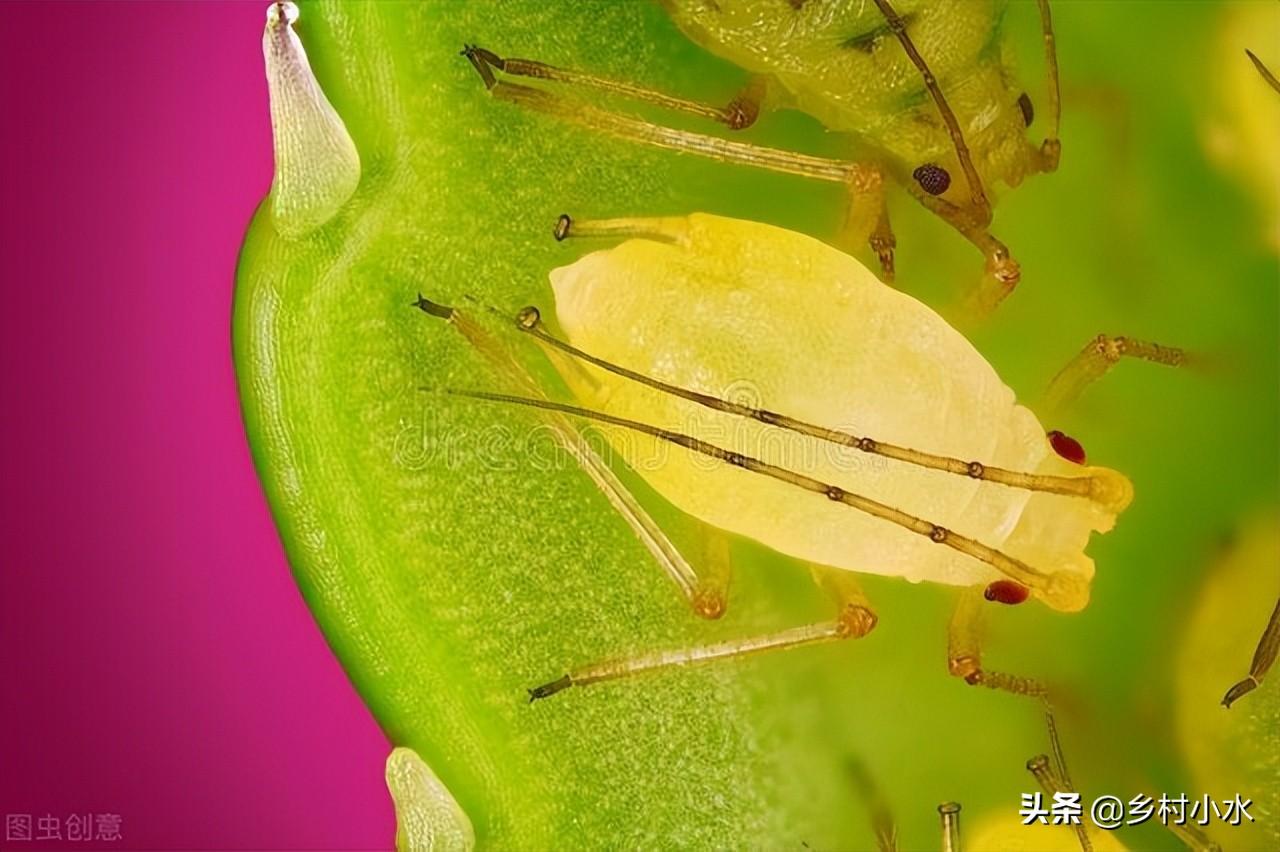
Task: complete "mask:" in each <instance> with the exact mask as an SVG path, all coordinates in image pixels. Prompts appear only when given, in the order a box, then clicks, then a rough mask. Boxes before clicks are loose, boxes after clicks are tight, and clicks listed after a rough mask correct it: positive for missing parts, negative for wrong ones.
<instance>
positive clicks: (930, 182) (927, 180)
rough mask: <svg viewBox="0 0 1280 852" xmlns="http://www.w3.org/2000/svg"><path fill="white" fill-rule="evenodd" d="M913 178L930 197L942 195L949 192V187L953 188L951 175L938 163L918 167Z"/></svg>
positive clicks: (913, 173)
mask: <svg viewBox="0 0 1280 852" xmlns="http://www.w3.org/2000/svg"><path fill="white" fill-rule="evenodd" d="M911 176H912V177H913V178H915V179H916V183H918V184H920V188H921V189H923V190H924V191H925V192H927V193H929V194H930V195H941V194H942V193H944V192H946V191H947V187H949V186H951V174H950V173H949V172H948V171H947V170H946V169H944V168H943V167H942V166H939V165H938V164H936V163H925V164H924V165H923V166H917V167H916V170H915V171H914V172H912V173H911Z"/></svg>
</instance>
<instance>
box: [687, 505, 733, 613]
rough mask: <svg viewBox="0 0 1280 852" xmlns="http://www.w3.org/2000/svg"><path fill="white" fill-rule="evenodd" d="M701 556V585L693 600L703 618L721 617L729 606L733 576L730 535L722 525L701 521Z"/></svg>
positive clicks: (696, 590)
mask: <svg viewBox="0 0 1280 852" xmlns="http://www.w3.org/2000/svg"><path fill="white" fill-rule="evenodd" d="M701 526H702V529H701V532H702V536H701V538H702V546H701V552H702V559H701V560H700V561H699V563H698V567H699V571H698V585H697V587H696V588H695V589H694V591H693V598H692V599H691V600H690V604H691V605H692V606H693V611H694V613H696V614H697V615H699V616H701V617H702V618H712V619H714V618H719V617H720V616H722V615H724V611H725V610H726V609H728V607H729V583H730V582H731V581H732V579H733V557H732V555H731V553H730V544H729V536H728V535H727V534H726V533H725V532H724V531H723V530H721V529H719V528H717V527H713V526H711V525H709V524H702V525H701Z"/></svg>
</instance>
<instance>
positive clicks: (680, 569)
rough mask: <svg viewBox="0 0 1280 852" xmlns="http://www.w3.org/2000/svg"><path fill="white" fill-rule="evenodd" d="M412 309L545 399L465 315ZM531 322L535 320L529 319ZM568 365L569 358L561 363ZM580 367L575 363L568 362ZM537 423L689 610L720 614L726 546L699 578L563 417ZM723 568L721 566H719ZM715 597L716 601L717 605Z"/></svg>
mask: <svg viewBox="0 0 1280 852" xmlns="http://www.w3.org/2000/svg"><path fill="white" fill-rule="evenodd" d="M413 306H414V307H416V308H418V309H419V310H421V311H422V312H423V313H425V314H428V315H430V316H434V317H438V318H440V319H443V320H446V321H447V322H448V323H449V324H450V325H452V326H453V327H454V328H455V329H457V330H458V332H459V333H460V334H462V336H463V337H464V338H466V340H467V342H469V343H470V344H471V345H472V346H474V347H475V348H476V350H477V351H479V352H480V353H481V354H482V355H483V356H484V357H485V358H486V359H487V360H488V362H489V363H490V365H492V366H493V368H494V369H495V371H497V373H498V374H499V375H500V376H501V377H502V378H503V380H504V381H506V382H507V383H508V384H509V385H511V386H512V387H513V388H518V389H519V390H521V391H522V392H524V393H528V394H531V395H532V396H534V397H537V398H540V399H546V397H545V395H544V394H543V393H542V389H541V388H540V387H539V386H538V384H537V382H535V381H534V379H533V377H532V376H531V375H529V373H528V372H527V371H526V370H525V369H524V367H522V366H521V365H520V363H519V362H518V361H516V360H515V358H513V357H512V356H511V353H510V352H508V351H507V350H506V348H505V347H503V346H502V345H501V344H500V343H499V342H498V341H497V340H496V339H494V337H493V335H491V334H490V333H489V332H488V331H486V330H485V329H484V327H483V326H481V325H480V324H479V323H477V322H476V321H475V320H473V319H471V318H470V317H469V316H468V315H467V314H466V313H465V312H463V311H459V310H457V309H456V308H452V307H449V306H448V305H442V304H439V303H437V302H432V301H431V300H430V299H427V298H426V297H425V296H423V295H421V294H419V295H418V298H417V299H416V300H415V301H414V302H413ZM534 321H535V322H536V320H534ZM565 360H566V361H572V359H567V358H566V359H565ZM572 363H574V364H575V366H578V367H580V365H578V364H577V362H572ZM543 422H544V423H546V424H547V425H548V426H549V427H550V428H551V434H552V437H553V438H554V440H555V442H556V443H557V444H558V445H559V446H560V448H561V449H563V450H564V451H565V452H566V453H568V454H569V456H570V457H571V458H572V459H573V460H574V461H575V462H577V463H578V465H579V466H580V467H581V468H582V470H583V472H584V473H586V474H587V476H588V477H590V479H591V481H592V482H593V483H594V484H595V486H596V488H598V489H600V492H601V493H602V494H604V496H605V498H606V499H607V500H608V501H609V504H610V505H611V506H613V508H614V510H615V511H617V513H618V514H619V515H620V516H621V517H622V519H623V520H624V521H626V523H627V526H629V527H631V531H632V532H633V533H635V535H636V538H638V539H640V542H641V543H642V544H643V545H644V546H645V548H646V549H647V550H648V551H649V553H650V554H652V555H653V558H654V560H655V561H657V563H658V564H659V565H660V566H661V567H662V569H663V571H665V572H666V574H667V576H668V577H670V578H671V581H672V582H673V583H675V585H676V588H678V589H679V590H680V593H681V594H682V595H683V596H684V598H685V600H686V601H688V602H689V607H690V608H691V609H692V610H693V611H694V612H695V613H697V614H699V615H701V616H703V617H704V618H719V617H720V616H721V615H723V614H724V609H725V603H724V594H725V589H726V588H727V586H728V582H729V579H728V577H729V570H728V565H727V560H728V552H727V548H726V549H725V550H724V552H723V554H720V553H718V552H717V551H716V550H714V549H708V550H707V551H706V552H705V553H704V557H705V560H704V561H705V564H706V577H702V576H700V575H699V573H698V572H697V571H695V570H694V568H693V566H692V565H690V564H689V561H688V560H687V559H686V558H685V557H684V554H682V553H681V552H680V549H679V548H677V547H676V546H675V544H674V543H673V542H672V541H671V539H670V537H668V536H667V534H666V532H665V531H663V529H662V527H660V526H659V525H658V522H657V521H655V520H654V519H653V516H651V515H650V514H649V513H648V512H647V511H645V509H644V507H643V506H641V505H640V502H639V501H638V500H636V498H635V495H633V494H632V493H631V491H630V489H628V488H627V486H626V485H624V484H623V482H622V480H620V479H619V478H618V476H617V474H615V473H614V472H613V470H612V469H611V468H610V467H609V465H608V464H606V463H605V461H604V460H603V459H602V458H600V456H599V454H597V453H596V451H595V450H594V449H592V447H591V445H590V444H589V443H588V442H587V441H586V439H585V438H584V437H583V435H582V433H581V432H580V431H578V429H576V428H575V427H574V425H573V423H572V422H570V421H569V419H568V418H567V417H565V416H564V415H563V414H560V413H557V412H554V411H550V410H547V411H545V412H544V414H543ZM722 562H723V563H724V564H721V563H722ZM717 595H718V596H719V603H718V604H717Z"/></svg>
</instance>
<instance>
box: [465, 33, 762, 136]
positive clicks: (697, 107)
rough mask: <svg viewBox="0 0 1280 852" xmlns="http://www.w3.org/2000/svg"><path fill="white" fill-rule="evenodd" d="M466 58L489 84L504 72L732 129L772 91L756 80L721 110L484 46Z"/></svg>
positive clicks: (751, 116)
mask: <svg viewBox="0 0 1280 852" xmlns="http://www.w3.org/2000/svg"><path fill="white" fill-rule="evenodd" d="M462 55H463V56H465V57H467V59H468V60H470V62H471V64H472V65H473V66H474V67H475V69H476V71H477V72H478V73H479V74H480V76H481V77H483V78H484V79H485V82H486V83H489V82H490V80H493V79H494V77H493V72H494V71H501V72H502V73H504V74H510V75H512V76H514V77H530V78H533V79H535V80H550V81H552V82H555V83H563V84H565V85H567V86H576V87H578V88H582V89H594V90H595V91H598V92H604V93H606V94H610V95H618V96H621V97H624V98H631V99H632V100H636V101H641V102H643V103H648V104H653V105H654V106H657V107H661V108H662V109H669V110H671V111H673V112H681V113H685V114H687V115H695V116H698V117H700V118H706V119H710V120H711V121H718V122H720V123H721V124H724V125H726V126H727V127H728V128H729V129H730V130H742V129H743V128H746V127H750V126H751V125H752V124H754V123H755V121H756V119H757V118H758V117H759V115H760V108H761V106H762V105H763V104H764V100H765V96H766V94H767V91H768V81H767V80H766V78H764V77H753V78H752V79H751V81H750V82H749V83H747V85H746V86H745V87H743V89H742V91H741V92H739V93H738V94H737V95H736V96H735V97H734V98H733V100H731V101H729V103H727V104H726V105H724V106H722V107H720V106H714V105H712V104H708V103H704V102H702V101H694V100H689V99H688V98H681V97H676V96H674V95H668V94H665V93H664V92H659V91H655V90H653V89H646V88H645V87H643V86H637V85H634V84H632V83H624V82H621V81H618V80H610V79H608V78H606V77H597V76H596V75H594V74H587V73H584V72H582V71H574V70H572V69H570V68H559V67H557V66H555V65H548V64H546V63H545V62H537V61H535V60H532V59H505V58H503V57H500V56H498V55H497V54H495V53H494V52H493V51H490V50H485V49H484V48H483V47H475V46H474V45H466V46H464V47H463V49H462ZM495 82H496V81H495ZM490 85H492V84H490Z"/></svg>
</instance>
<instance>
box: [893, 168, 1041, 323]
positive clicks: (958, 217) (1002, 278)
mask: <svg viewBox="0 0 1280 852" xmlns="http://www.w3.org/2000/svg"><path fill="white" fill-rule="evenodd" d="M903 186H905V187H906V188H907V191H908V192H910V193H911V195H912V197H913V198H915V199H916V201H919V202H920V203H921V204H922V205H924V207H925V208H926V209H928V210H929V211H930V212H931V213H933V214H934V215H936V216H938V217H939V218H941V219H942V220H943V221H944V222H946V223H947V224H948V225H950V226H951V227H953V228H955V229H956V230H957V231H959V232H960V235H961V236H963V237H964V238H965V239H966V240H968V241H969V242H971V243H972V244H973V245H974V247H975V248H977V249H978V251H980V252H982V256H983V257H985V258H986V267H985V268H984V274H983V277H982V280H981V281H980V282H979V283H978V286H977V287H975V288H974V289H973V291H972V292H971V293H970V294H969V296H968V297H967V299H966V301H965V305H964V314H965V315H966V317H968V318H969V319H971V320H980V319H983V318H985V317H986V316H987V315H989V314H990V313H991V312H992V311H994V310H995V309H996V308H997V307H998V306H999V305H1000V303H1001V302H1003V301H1004V300H1005V299H1006V298H1007V297H1008V295H1009V294H1010V293H1012V292H1013V290H1014V288H1015V287H1017V286H1018V282H1019V281H1020V280H1021V279H1022V268H1021V267H1020V266H1019V265H1018V261H1016V260H1014V259H1013V255H1011V254H1010V253H1009V247H1008V246H1006V245H1005V244H1004V243H1003V242H1001V241H1000V240H998V239H996V238H995V237H994V236H992V235H991V232H990V231H988V230H987V226H986V224H984V223H980V222H977V221H974V220H973V219H972V218H971V217H969V215H968V214H967V211H965V210H962V209H960V208H958V207H956V206H955V205H954V204H951V203H950V202H948V201H946V200H945V199H942V198H938V197H936V196H933V195H930V194H929V193H927V192H924V191H923V190H921V189H920V188H919V187H918V186H916V185H915V183H914V182H913V181H905V182H903Z"/></svg>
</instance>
